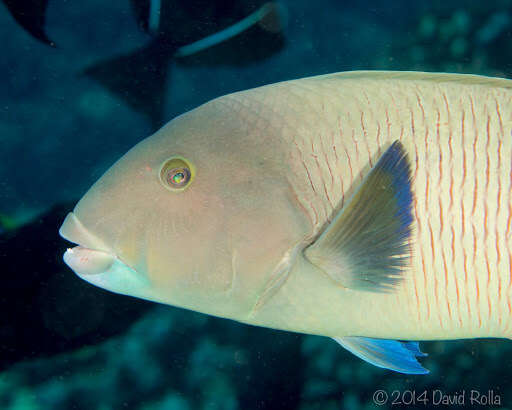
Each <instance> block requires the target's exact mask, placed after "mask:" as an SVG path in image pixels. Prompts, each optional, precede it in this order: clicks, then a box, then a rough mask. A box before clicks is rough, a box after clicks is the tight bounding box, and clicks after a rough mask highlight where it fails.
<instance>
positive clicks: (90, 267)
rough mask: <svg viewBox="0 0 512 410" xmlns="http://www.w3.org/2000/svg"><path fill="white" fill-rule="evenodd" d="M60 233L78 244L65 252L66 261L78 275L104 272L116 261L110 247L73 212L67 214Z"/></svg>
mask: <svg viewBox="0 0 512 410" xmlns="http://www.w3.org/2000/svg"><path fill="white" fill-rule="evenodd" d="M59 234H60V236H62V237H63V238H64V239H67V240H68V241H70V242H73V243H75V244H77V245H78V246H76V247H74V248H70V249H68V250H67V251H66V252H65V253H64V262H65V263H66V264H67V265H68V266H69V267H70V268H71V269H73V271H75V273H76V274H77V275H78V276H82V275H94V274H98V273H103V272H105V271H107V270H109V269H110V267H111V266H112V264H113V263H114V261H115V256H113V254H112V253H111V252H110V250H109V249H108V247H107V246H106V245H105V244H104V243H103V241H101V240H100V239H98V238H97V237H96V236H94V235H93V234H92V233H91V232H89V231H88V230H87V229H86V228H85V226H84V225H83V224H82V223H81V222H80V220H79V219H78V218H77V217H76V215H75V214H74V213H73V212H70V213H69V214H68V215H67V216H66V219H65V220H64V222H63V223H62V226H61V227H60V229H59Z"/></svg>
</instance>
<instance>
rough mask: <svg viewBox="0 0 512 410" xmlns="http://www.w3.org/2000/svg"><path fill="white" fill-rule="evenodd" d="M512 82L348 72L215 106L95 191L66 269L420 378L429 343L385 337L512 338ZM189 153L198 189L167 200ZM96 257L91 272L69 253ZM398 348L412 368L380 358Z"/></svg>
mask: <svg viewBox="0 0 512 410" xmlns="http://www.w3.org/2000/svg"><path fill="white" fill-rule="evenodd" d="M511 86H512V83H511V82H510V81H509V80H504V79H493V78H488V77H480V76H468V75H450V74H429V73H411V72H403V73H400V72H349V73H339V74H331V75H326V76H319V77H311V78H305V79H300V80H293V81H287V82H283V83H277V84H272V85H268V86H264V87H260V88H257V89H253V90H248V91H243V92H238V93H234V94H230V95H227V96H224V97H221V98H218V99H216V100H213V101H211V102H209V103H207V104H205V105H203V106H201V107H199V108H197V109H195V110H193V111H191V112H189V113H186V114H184V115H183V116H180V117H178V118H176V119H174V120H173V121H171V122H170V123H169V124H168V125H167V126H166V127H164V128H163V129H162V130H160V131H159V132H157V133H156V134H155V135H154V136H152V137H150V138H148V139H146V140H145V141H143V142H141V143H140V144H139V145H137V146H136V147H135V148H133V149H132V150H131V151H130V152H128V153H127V154H126V155H125V156H124V157H123V158H122V159H121V160H119V161H118V163H116V164H115V165H114V166H113V167H112V168H111V170H109V171H108V172H107V173H106V174H105V175H104V176H103V177H102V178H101V179H100V181H98V182H97V183H96V184H95V185H94V186H93V188H91V190H90V191H89V193H88V194H87V195H86V196H85V197H84V198H83V199H82V200H81V201H80V203H79V204H78V205H77V207H76V208H75V210H74V212H73V213H71V214H70V215H69V216H68V218H67V219H66V221H65V223H64V225H63V227H62V228H61V234H62V235H63V236H64V237H66V238H68V239H70V240H72V241H73V242H76V243H79V244H80V245H81V246H80V247H78V248H79V249H78V250H77V251H75V253H71V254H70V253H69V252H70V251H68V254H67V262H68V264H69V265H70V266H71V267H72V268H73V269H74V270H75V272H77V273H78V274H79V275H81V276H82V277H84V278H85V279H86V280H89V281H91V282H92V283H95V284H97V285H100V286H103V287H105V288H107V289H111V290H113V291H116V292H120V293H126V294H130V295H134V296H139V297H143V298H146V299H151V300H155V301H159V302H163V303H169V304H173V305H177V306H182V307H185V308H189V309H193V310H198V311H201V312H205V313H210V314H214V315H218V316H222V317H227V318H231V319H235V320H238V321H241V322H246V323H251V324H256V325H260V326H266V327H272V328H276V329H283V330H290V331H297V332H303V333H309V334H317V335H323V336H329V337H332V338H334V339H335V340H337V341H338V342H340V344H342V345H343V346H344V347H346V348H348V349H349V350H351V351H352V352H354V353H355V354H356V355H358V356H360V357H363V358H365V359H366V360H368V361H370V362H372V363H374V364H377V365H379V366H381V367H388V368H392V369H393V370H398V371H404V372H406V373H407V372H409V373H422V372H424V371H423V370H424V369H423V368H422V367H421V366H419V364H418V365H417V362H416V359H415V358H416V357H419V356H421V355H422V353H421V352H420V351H419V348H418V346H417V344H414V343H412V342H403V343H401V342H393V341H392V340H391V341H389V340H387V339H399V340H434V339H456V338H473V337H510V333H511V329H512V324H511V319H512V315H511V313H512V310H511V287H512V285H511V266H512V258H511V251H512V246H511V243H510V240H511V239H510V238H511V237H510V225H511V219H512V213H511V207H512V199H511V196H510V194H511V182H512V179H511V178H512V163H511V158H512V155H511V154H512V137H511V135H512V108H511V107H512V106H511V104H510V101H511V98H512V91H511ZM176 155H178V156H179V158H182V159H183V161H185V162H184V164H185V165H183V166H184V167H185V168H186V169H189V171H187V172H189V173H190V174H191V175H192V177H191V179H190V186H189V187H188V186H187V187H185V188H184V189H181V188H180V190H179V191H177V190H174V189H171V190H169V189H167V190H166V189H165V187H164V188H162V185H165V183H162V175H163V173H165V172H167V168H166V166H167V165H165V164H166V162H165V161H166V158H169V157H171V158H174V157H175V156H176ZM179 158H178V159H175V158H174V159H172V160H171V162H172V161H182V159H179ZM186 158H189V160H188V159H186ZM187 161H190V162H191V163H192V164H193V165H190V166H189V165H188V164H189V162H187ZM162 163H163V164H164V165H161V164H162ZM180 164H181V162H180ZM180 166H181V165H180ZM187 167H188V168H187ZM176 169H177V168H176ZM180 169H181V168H180ZM173 172H174V171H173ZM185 174H186V173H185ZM166 175H167V174H166ZM176 175H178V176H179V179H180V180H181V179H182V177H183V172H181V173H178V174H173V178H174V177H175V176H176ZM158 179H160V181H158ZM173 190H174V192H169V191H173ZM383 198H384V199H385V200H383ZM128 216H130V218H128ZM390 224H391V225H392V226H393V228H392V229H391V228H390V226H391V225H390ZM393 224H394V225H393ZM340 232H342V233H343V234H340ZM375 238H377V239H375ZM386 243H391V245H389V246H386ZM365 244H366V245H365ZM363 245H364V246H363ZM75 249H76V248H75ZM91 250H92V252H101V257H99V258H96V259H94V258H92V259H91V260H93V261H95V260H98V261H99V262H97V263H96V262H94V263H96V264H95V267H94V268H93V269H92V271H94V272H93V274H92V275H91V274H89V272H90V271H91V268H90V267H87V268H85V267H84V265H83V264H82V265H81V264H80V263H79V262H77V258H76V257H75V256H74V255H76V253H77V252H78V253H80V252H85V253H87V252H89V251H91ZM71 252H73V251H71ZM105 255H106V256H105ZM109 258H111V259H112V260H110V259H109ZM65 259H66V256H65ZM112 266H113V267H112ZM123 266H124V267H125V268H123ZM107 267H108V269H107ZM126 267H128V268H126ZM109 269H110V270H109ZM123 269H124V270H123ZM112 271H115V274H110V275H109V272H112ZM99 272H100V273H99ZM101 272H103V273H101ZM126 272H129V274H126ZM116 275H117V276H116ZM360 275H361V276H360ZM114 277H115V278H117V279H115V280H114V279H112V278H114ZM127 277H128V278H129V279H127ZM109 278H110V279H109ZM134 278H135V279H134ZM395 279H396V280H395ZM388 343H391V344H388ZM393 349H395V350H393ZM396 349H398V350H399V351H400V352H401V353H400V354H402V353H403V356H404V357H406V360H405V361H404V362H400V363H398V364H397V363H396V362H394V359H393V358H392V357H391V356H393V355H391V356H390V357H388V358H386V357H384V359H382V354H381V352H382V351H387V352H388V353H389V351H395V352H397V351H398V350H396ZM402 350H403V351H402ZM384 356H386V355H385V354H384ZM418 366H419V367H418Z"/></svg>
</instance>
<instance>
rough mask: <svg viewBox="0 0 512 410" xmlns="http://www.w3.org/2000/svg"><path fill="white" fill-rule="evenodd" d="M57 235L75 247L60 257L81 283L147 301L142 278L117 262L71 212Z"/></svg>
mask: <svg viewBox="0 0 512 410" xmlns="http://www.w3.org/2000/svg"><path fill="white" fill-rule="evenodd" d="M59 233H60V235H61V236H62V237H63V238H65V239H67V240H68V241H71V242H74V243H76V244H78V245H79V246H76V247H74V248H70V249H68V250H67V251H66V252H65V253H64V262H65V263H66V265H68V266H69V267H70V268H71V269H72V270H73V271H74V272H75V273H76V274H77V275H78V276H80V277H81V278H82V279H84V280H86V281H87V282H89V283H92V284H93V285H96V286H99V287H101V288H104V289H108V290H110V291H112V292H116V293H121V294H124V295H131V296H137V297H141V298H149V296H148V295H149V292H150V291H151V288H150V283H149V281H148V279H147V277H146V275H141V274H140V273H139V272H137V271H136V270H134V269H133V268H131V267H130V266H128V265H126V264H125V263H124V262H123V261H122V260H120V259H119V258H118V257H117V256H116V255H115V254H114V253H113V252H111V251H110V250H109V248H108V246H106V245H105V243H104V242H103V241H102V240H100V239H99V238H97V237H96V236H94V235H93V234H92V233H91V232H89V231H88V230H87V228H85V226H84V225H83V224H82V223H81V222H80V220H79V219H78V218H77V217H76V215H75V214H74V213H73V212H70V213H69V214H68V215H67V216H66V219H65V220H64V222H63V223H62V226H61V227H60V230H59Z"/></svg>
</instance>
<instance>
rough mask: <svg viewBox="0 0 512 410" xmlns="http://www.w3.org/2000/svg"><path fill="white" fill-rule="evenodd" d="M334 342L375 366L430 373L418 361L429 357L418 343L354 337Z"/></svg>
mask: <svg viewBox="0 0 512 410" xmlns="http://www.w3.org/2000/svg"><path fill="white" fill-rule="evenodd" d="M334 340H335V341H336V342H338V343H339V344H340V345H342V346H343V347H344V348H345V349H347V350H348V351H349V352H351V353H353V354H355V355H356V356H357V357H359V358H361V359H363V360H365V361H367V362H368V363H371V364H373V365H374V366H377V367H383V368H384V369H390V370H394V371H396V372H400V373H406V374H426V373H429V371H428V370H427V369H425V368H424V367H423V366H422V365H421V364H420V363H419V362H418V360H417V359H416V358H417V357H424V356H427V355H426V353H423V352H422V351H421V350H420V348H419V343H418V342H400V341H398V340H386V339H372V338H370V337H352V336H350V337H339V338H337V337H336V338H334Z"/></svg>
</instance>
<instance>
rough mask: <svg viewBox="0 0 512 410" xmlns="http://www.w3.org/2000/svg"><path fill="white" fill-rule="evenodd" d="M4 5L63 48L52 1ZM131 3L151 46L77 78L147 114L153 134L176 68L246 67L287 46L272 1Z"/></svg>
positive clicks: (280, 12) (280, 14)
mask: <svg viewBox="0 0 512 410" xmlns="http://www.w3.org/2000/svg"><path fill="white" fill-rule="evenodd" d="M2 2H3V3H4V5H5V7H6V9H7V11H8V12H9V13H10V14H11V16H12V17H13V18H14V19H15V20H16V21H17V22H18V24H19V25H20V26H21V27H22V28H24V29H25V30H26V31H27V32H28V33H29V34H30V35H31V36H32V37H33V38H34V39H36V40H39V41H40V42H41V43H43V44H46V45H48V46H50V47H53V48H57V47H58V43H56V42H54V41H53V39H51V38H49V37H48V35H47V33H46V25H47V24H46V20H47V17H46V16H47V12H48V6H49V5H50V3H51V2H50V1H49V0H36V1H34V0H2ZM129 4H130V7H129V9H131V12H133V16H134V20H135V21H136V23H137V26H138V28H139V29H140V30H141V31H142V32H143V33H144V34H146V35H147V38H148V40H147V41H146V44H145V45H143V46H141V47H138V48H137V49H134V50H131V51H129V52H128V53H125V54H122V55H119V54H118V55H115V56H110V57H109V58H107V59H105V60H100V61H96V62H94V63H93V64H92V65H88V66H87V67H86V68H84V69H83V70H82V71H81V73H80V74H81V75H83V76H85V77H88V78H91V79H92V80H94V81H96V82H98V83H99V84H100V85H101V86H102V87H104V88H105V89H106V90H107V91H108V92H110V93H111V94H113V95H114V96H115V97H116V98H119V99H121V100H122V101H123V102H124V103H126V104H127V105H128V106H129V107H131V108H132V109H133V110H135V111H136V112H139V113H142V114H143V115H145V116H146V117H147V118H148V119H149V120H150V121H151V125H152V127H153V129H154V130H156V129H158V128H160V127H161V126H162V124H163V115H164V109H165V106H166V101H167V94H168V93H167V88H168V87H167V85H168V83H169V78H170V72H171V62H175V63H178V64H181V65H184V66H215V65H225V66H243V65H248V64H252V63H254V62H255V61H261V60H264V59H266V58H269V57H270V56H272V55H274V54H276V53H278V52H279V51H281V50H282V49H283V47H284V45H285V36H284V27H285V26H286V21H287V13H286V9H285V7H284V5H282V4H280V3H278V2H275V1H274V2H273V1H270V2H267V1H264V0H244V1H236V2H234V1H229V2H226V1H210V2H208V4H207V7H205V6H206V3H205V2H204V1H203V0H186V1H183V0H130V2H129ZM98 12H99V13H100V12H101V10H99V11H98ZM126 35H127V36H130V35H133V33H132V32H127V33H126ZM61 52H62V50H61ZM134 78H136V79H137V81H134Z"/></svg>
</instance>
